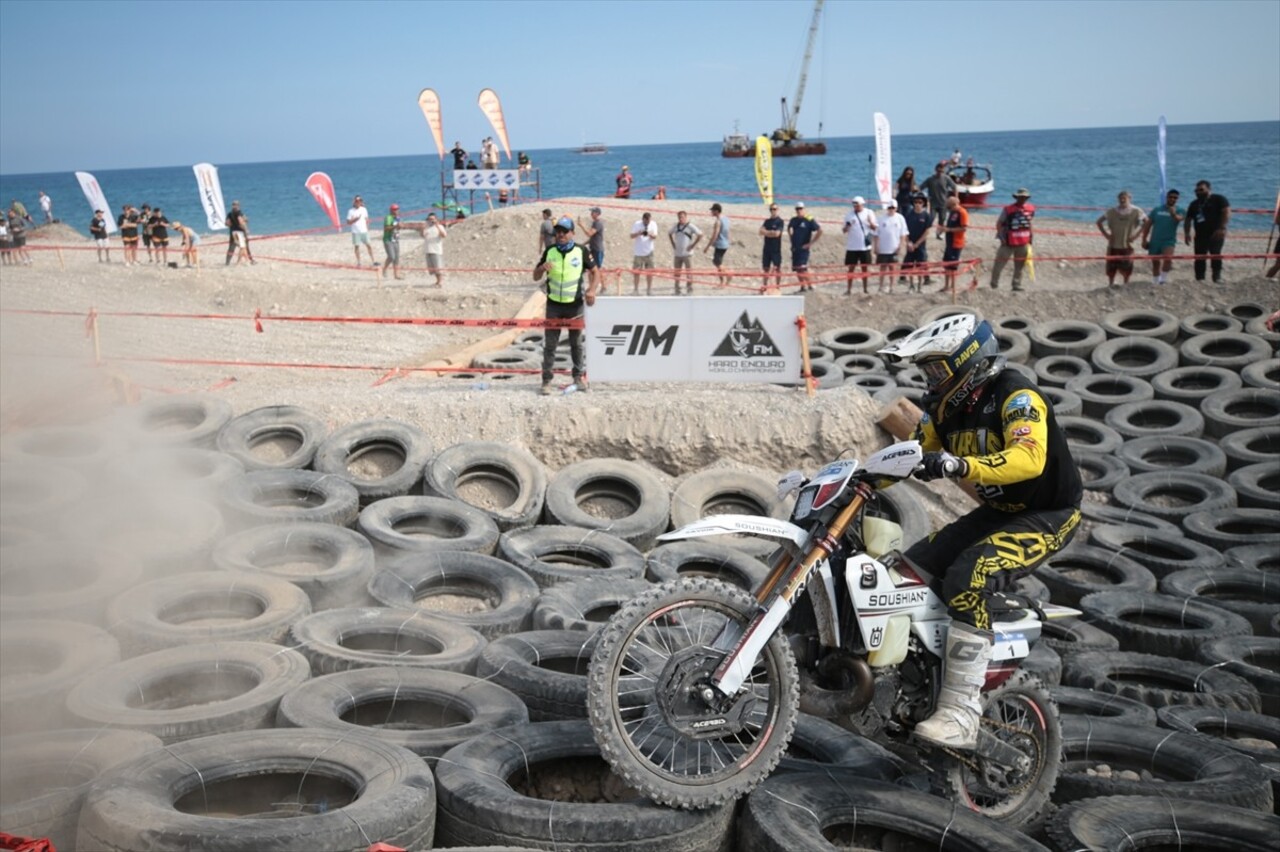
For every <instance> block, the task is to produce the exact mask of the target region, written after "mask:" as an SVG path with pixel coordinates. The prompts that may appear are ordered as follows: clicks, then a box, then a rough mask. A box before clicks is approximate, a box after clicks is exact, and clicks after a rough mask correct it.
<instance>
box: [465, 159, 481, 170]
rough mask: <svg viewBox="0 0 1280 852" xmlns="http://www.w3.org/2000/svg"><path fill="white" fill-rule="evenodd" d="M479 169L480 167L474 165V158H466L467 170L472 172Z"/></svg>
mask: <svg viewBox="0 0 1280 852" xmlns="http://www.w3.org/2000/svg"><path fill="white" fill-rule="evenodd" d="M479 170H480V167H479V166H477V165H476V161H475V160H467V171H469V172H474V171H479Z"/></svg>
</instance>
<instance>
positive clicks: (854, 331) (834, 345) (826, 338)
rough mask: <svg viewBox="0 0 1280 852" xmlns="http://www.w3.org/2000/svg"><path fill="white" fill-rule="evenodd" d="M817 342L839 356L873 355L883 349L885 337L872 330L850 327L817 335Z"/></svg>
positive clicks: (834, 329)
mask: <svg viewBox="0 0 1280 852" xmlns="http://www.w3.org/2000/svg"><path fill="white" fill-rule="evenodd" d="M818 342H819V343H821V344H822V345H823V346H825V347H827V348H828V349H830V350H831V351H832V352H833V353H835V357H837V358H839V357H840V356H841V355H858V354H862V353H867V354H874V353H875V352H876V350H878V349H883V348H884V346H885V343H886V342H887V341H886V340H885V336H884V335H883V334H881V333H880V332H879V331H877V330H876V329H874V328H867V327H865V326H858V325H850V326H842V327H840V328H833V329H830V330H828V331H824V332H822V333H821V334H819V335H818Z"/></svg>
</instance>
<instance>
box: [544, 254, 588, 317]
mask: <svg viewBox="0 0 1280 852" xmlns="http://www.w3.org/2000/svg"><path fill="white" fill-rule="evenodd" d="M557 256H559V258H560V260H559V262H556V257H557ZM582 258H583V251H582V246H580V245H578V244H577V243H574V245H573V247H572V248H570V249H569V250H568V251H566V252H562V251H560V249H558V248H556V247H555V246H551V248H549V249H547V264H548V269H547V298H548V299H550V300H551V301H553V302H560V303H562V304H569V303H572V302H576V301H578V290H579V289H580V288H581V286H582V273H583V271H584V270H583V267H582V262H583V261H582Z"/></svg>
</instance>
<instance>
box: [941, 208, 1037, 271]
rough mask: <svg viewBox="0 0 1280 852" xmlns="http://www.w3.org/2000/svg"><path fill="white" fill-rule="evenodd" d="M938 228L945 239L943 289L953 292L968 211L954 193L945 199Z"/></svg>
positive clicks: (967, 227) (966, 225)
mask: <svg viewBox="0 0 1280 852" xmlns="http://www.w3.org/2000/svg"><path fill="white" fill-rule="evenodd" d="M1022 191H1023V192H1025V191H1026V190H1022ZM940 230H941V231H942V234H943V236H945V237H946V240H947V242H946V249H945V250H944V251H943V252H942V268H943V270H944V272H945V274H946V277H947V280H946V283H945V284H944V285H943V289H944V290H950V291H951V292H952V293H954V292H955V291H956V273H957V270H959V269H960V255H961V253H963V251H964V239H965V232H966V231H968V230H969V211H968V210H965V209H964V207H962V206H961V204H960V199H959V198H957V197H955V196H954V195H953V196H951V197H950V198H948V199H947V218H946V222H945V223H944V224H943V225H942V227H941V229H940Z"/></svg>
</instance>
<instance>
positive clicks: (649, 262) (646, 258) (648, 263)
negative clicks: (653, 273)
mask: <svg viewBox="0 0 1280 852" xmlns="http://www.w3.org/2000/svg"><path fill="white" fill-rule="evenodd" d="M631 268H632V269H653V255H651V254H644V255H639V254H638V255H634V256H633V257H632V258H631Z"/></svg>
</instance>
